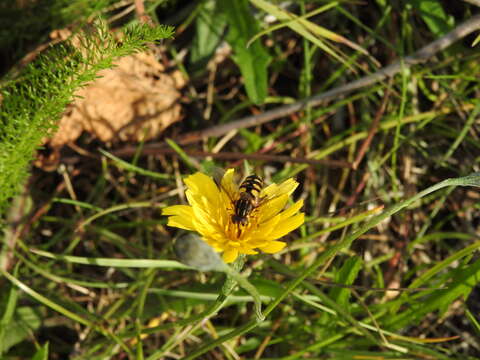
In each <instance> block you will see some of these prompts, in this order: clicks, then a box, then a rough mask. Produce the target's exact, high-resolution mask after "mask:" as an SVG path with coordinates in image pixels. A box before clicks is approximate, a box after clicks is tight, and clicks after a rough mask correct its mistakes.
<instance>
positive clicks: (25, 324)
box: [0, 307, 41, 353]
mask: <svg viewBox="0 0 480 360" xmlns="http://www.w3.org/2000/svg"><path fill="white" fill-rule="evenodd" d="M40 324H41V318H40V315H39V314H38V313H37V312H36V311H35V310H34V309H33V308H31V307H20V308H18V309H16V311H15V314H14V315H13V318H12V321H10V322H9V323H8V324H2V325H1V330H2V332H3V337H2V338H1V339H0V351H1V352H3V353H5V352H7V351H8V349H10V348H11V347H12V346H14V345H16V344H18V343H20V342H22V341H23V340H25V339H26V338H27V337H29V336H30V334H31V333H32V332H34V331H35V330H36V329H38V328H39V327H40Z"/></svg>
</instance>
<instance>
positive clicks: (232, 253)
mask: <svg viewBox="0 0 480 360" xmlns="http://www.w3.org/2000/svg"><path fill="white" fill-rule="evenodd" d="M237 256H238V250H237V249H232V248H230V249H228V250H225V251H224V252H223V255H222V258H223V261H225V262H226V263H227V264H228V263H231V262H233V261H235V259H236V258H237Z"/></svg>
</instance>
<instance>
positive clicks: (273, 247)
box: [260, 241, 287, 254]
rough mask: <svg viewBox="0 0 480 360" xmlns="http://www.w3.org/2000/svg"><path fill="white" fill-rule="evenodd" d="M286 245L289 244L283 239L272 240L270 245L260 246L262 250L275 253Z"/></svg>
mask: <svg viewBox="0 0 480 360" xmlns="http://www.w3.org/2000/svg"><path fill="white" fill-rule="evenodd" d="M285 245H287V244H286V243H284V242H283V241H270V242H269V243H268V245H265V246H262V247H260V250H262V251H263V252H265V253H267V254H274V253H276V252H279V251H280V250H282V249H283V248H284V247H285Z"/></svg>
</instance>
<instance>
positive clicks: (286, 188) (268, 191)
mask: <svg viewBox="0 0 480 360" xmlns="http://www.w3.org/2000/svg"><path fill="white" fill-rule="evenodd" d="M297 186H298V182H296V181H295V180H294V179H293V178H290V179H287V180H285V181H284V182H283V183H281V184H279V185H277V184H270V185H268V186H267V187H266V188H264V189H263V190H262V192H261V193H260V197H263V196H266V197H267V198H269V199H271V198H273V197H275V196H279V195H283V194H287V195H291V194H292V193H293V192H294V191H295V189H296V188H297Z"/></svg>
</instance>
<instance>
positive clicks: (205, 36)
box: [190, 0, 227, 69]
mask: <svg viewBox="0 0 480 360" xmlns="http://www.w3.org/2000/svg"><path fill="white" fill-rule="evenodd" d="M219 8H220V6H219V3H218V2H217V1H215V0H208V1H203V2H202V3H201V4H200V6H199V9H198V16H197V18H196V19H195V35H194V38H193V39H192V51H191V53H190V62H191V63H192V65H193V67H194V68H195V69H200V68H202V67H204V66H205V65H206V64H207V62H208V60H209V59H210V58H211V56H212V55H213V53H214V52H215V49H216V48H217V46H218V45H219V44H220V41H221V40H222V35H223V33H224V31H225V28H226V25H227V24H226V21H225V15H224V14H223V13H222V12H221V11H220V9H219Z"/></svg>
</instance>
